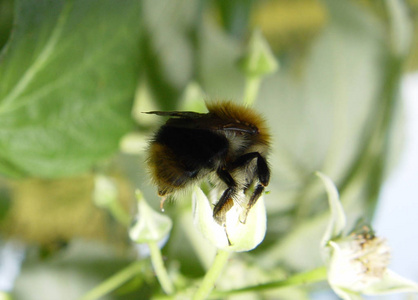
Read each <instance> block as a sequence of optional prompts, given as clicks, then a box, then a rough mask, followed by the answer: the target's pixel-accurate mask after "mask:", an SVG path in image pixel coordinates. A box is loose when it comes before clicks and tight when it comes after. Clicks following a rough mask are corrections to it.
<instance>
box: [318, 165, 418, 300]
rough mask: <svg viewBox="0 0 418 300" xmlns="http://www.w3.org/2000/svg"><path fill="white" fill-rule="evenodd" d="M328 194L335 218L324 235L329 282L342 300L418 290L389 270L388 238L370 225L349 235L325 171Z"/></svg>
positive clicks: (323, 179) (324, 179) (337, 197)
mask: <svg viewBox="0 0 418 300" xmlns="http://www.w3.org/2000/svg"><path fill="white" fill-rule="evenodd" d="M317 175H318V176H319V177H320V178H321V179H322V181H323V183H324V185H325V188H326V190H327V193H328V201H329V205H330V209H331V218H330V221H329V223H328V227H327V230H326V231H325V234H324V237H323V238H322V243H321V247H322V252H323V255H324V259H325V260H326V262H327V264H328V282H329V284H330V286H331V288H332V289H333V290H334V292H335V293H336V294H338V295H339V296H340V297H341V298H342V299H345V300H354V299H362V297H361V294H365V295H381V294H388V293H398V292H418V285H417V284H416V283H415V282H412V281H410V280H408V279H405V278H403V277H401V276H399V275H397V274H396V273H394V272H392V271H391V270H389V268H388V265H389V261H390V249H389V247H388V245H387V243H386V240H384V239H382V238H379V237H377V236H375V235H374V233H373V231H372V230H371V229H370V227H368V226H363V227H362V228H360V229H357V230H355V231H354V232H352V233H350V234H346V233H345V230H346V217H345V213H344V210H343V207H342V205H341V202H340V200H339V196H338V191H337V189H336V187H335V185H334V184H333V183H332V181H331V180H330V179H329V178H328V177H326V176H325V175H323V174H321V173H317Z"/></svg>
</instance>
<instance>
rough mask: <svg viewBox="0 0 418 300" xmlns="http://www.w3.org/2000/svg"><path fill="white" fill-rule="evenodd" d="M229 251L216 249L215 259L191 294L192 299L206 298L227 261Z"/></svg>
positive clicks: (200, 299) (201, 299)
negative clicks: (196, 288) (192, 294)
mask: <svg viewBox="0 0 418 300" xmlns="http://www.w3.org/2000/svg"><path fill="white" fill-rule="evenodd" d="M228 257H229V252H227V251H224V250H218V252H217V253H216V256H215V260H214V261H213V263H212V266H211V267H210V269H209V271H208V272H207V273H206V275H205V277H204V278H203V281H202V283H201V285H200V287H199V288H198V290H197V291H196V293H195V294H194V296H193V300H203V299H206V298H207V297H208V296H209V294H210V292H211V291H212V290H213V287H214V286H215V282H216V280H217V279H218V277H219V275H221V272H222V270H223V268H224V266H225V264H226V262H227V261H228Z"/></svg>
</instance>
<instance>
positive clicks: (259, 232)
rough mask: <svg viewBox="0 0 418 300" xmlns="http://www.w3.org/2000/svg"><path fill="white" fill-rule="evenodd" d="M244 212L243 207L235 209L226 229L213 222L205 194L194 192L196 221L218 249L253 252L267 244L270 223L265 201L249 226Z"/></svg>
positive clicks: (255, 208)
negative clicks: (243, 218) (241, 219)
mask: <svg viewBox="0 0 418 300" xmlns="http://www.w3.org/2000/svg"><path fill="white" fill-rule="evenodd" d="M241 211H242V208H241V207H239V206H237V205H234V207H232V208H231V209H230V210H229V211H228V212H227V213H226V226H225V227H223V226H221V225H219V224H218V223H216V221H215V220H214V219H213V210H212V207H211V205H210V201H209V199H208V198H207V197H206V195H205V194H204V193H203V192H202V190H201V189H200V188H198V187H196V188H195V190H194V192H193V221H194V223H195V225H196V227H197V229H198V230H199V231H200V232H201V233H202V234H203V236H205V238H207V239H208V240H209V241H210V242H211V243H212V244H213V245H214V246H215V247H217V248H218V249H222V250H226V251H235V252H241V251H249V250H252V249H254V248H255V247H257V246H258V245H259V244H260V243H261V242H262V241H263V239H264V236H265V233H266V222H267V221H266V207H265V205H264V199H263V197H260V199H258V201H257V203H256V204H255V205H254V206H253V207H252V209H251V210H250V212H249V213H248V216H247V220H246V222H245V224H243V223H241V221H240V216H241ZM228 238H229V241H230V242H231V245H229V243H228Z"/></svg>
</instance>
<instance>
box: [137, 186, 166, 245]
mask: <svg viewBox="0 0 418 300" xmlns="http://www.w3.org/2000/svg"><path fill="white" fill-rule="evenodd" d="M136 198H137V200H138V213H137V217H136V219H135V221H134V223H133V224H132V226H131V228H130V230H129V237H130V238H131V240H132V241H134V242H136V243H149V242H158V241H160V240H162V239H163V238H164V237H166V236H167V235H168V234H169V233H170V231H171V227H172V221H171V219H170V218H169V217H167V216H165V215H163V214H161V213H159V212H157V211H155V210H154V209H152V208H151V207H150V206H149V205H148V203H147V202H146V201H145V199H144V197H143V196H142V193H141V192H140V191H139V190H137V191H136Z"/></svg>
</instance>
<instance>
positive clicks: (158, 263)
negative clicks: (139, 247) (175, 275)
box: [148, 242, 174, 295]
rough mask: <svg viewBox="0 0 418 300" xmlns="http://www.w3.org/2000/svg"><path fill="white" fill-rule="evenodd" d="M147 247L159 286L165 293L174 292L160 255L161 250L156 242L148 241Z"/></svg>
mask: <svg viewBox="0 0 418 300" xmlns="http://www.w3.org/2000/svg"><path fill="white" fill-rule="evenodd" d="M148 247H149V249H150V252H151V262H152V266H153V267H154V271H155V274H156V275H157V279H158V281H159V282H160V284H161V288H162V289H163V291H164V292H165V293H166V294H167V295H171V294H173V293H174V285H173V283H172V282H171V280H170V277H169V276H168V273H167V270H166V268H165V266H164V262H163V257H162V255H161V250H160V248H159V247H158V245H157V243H156V242H149V243H148Z"/></svg>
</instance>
